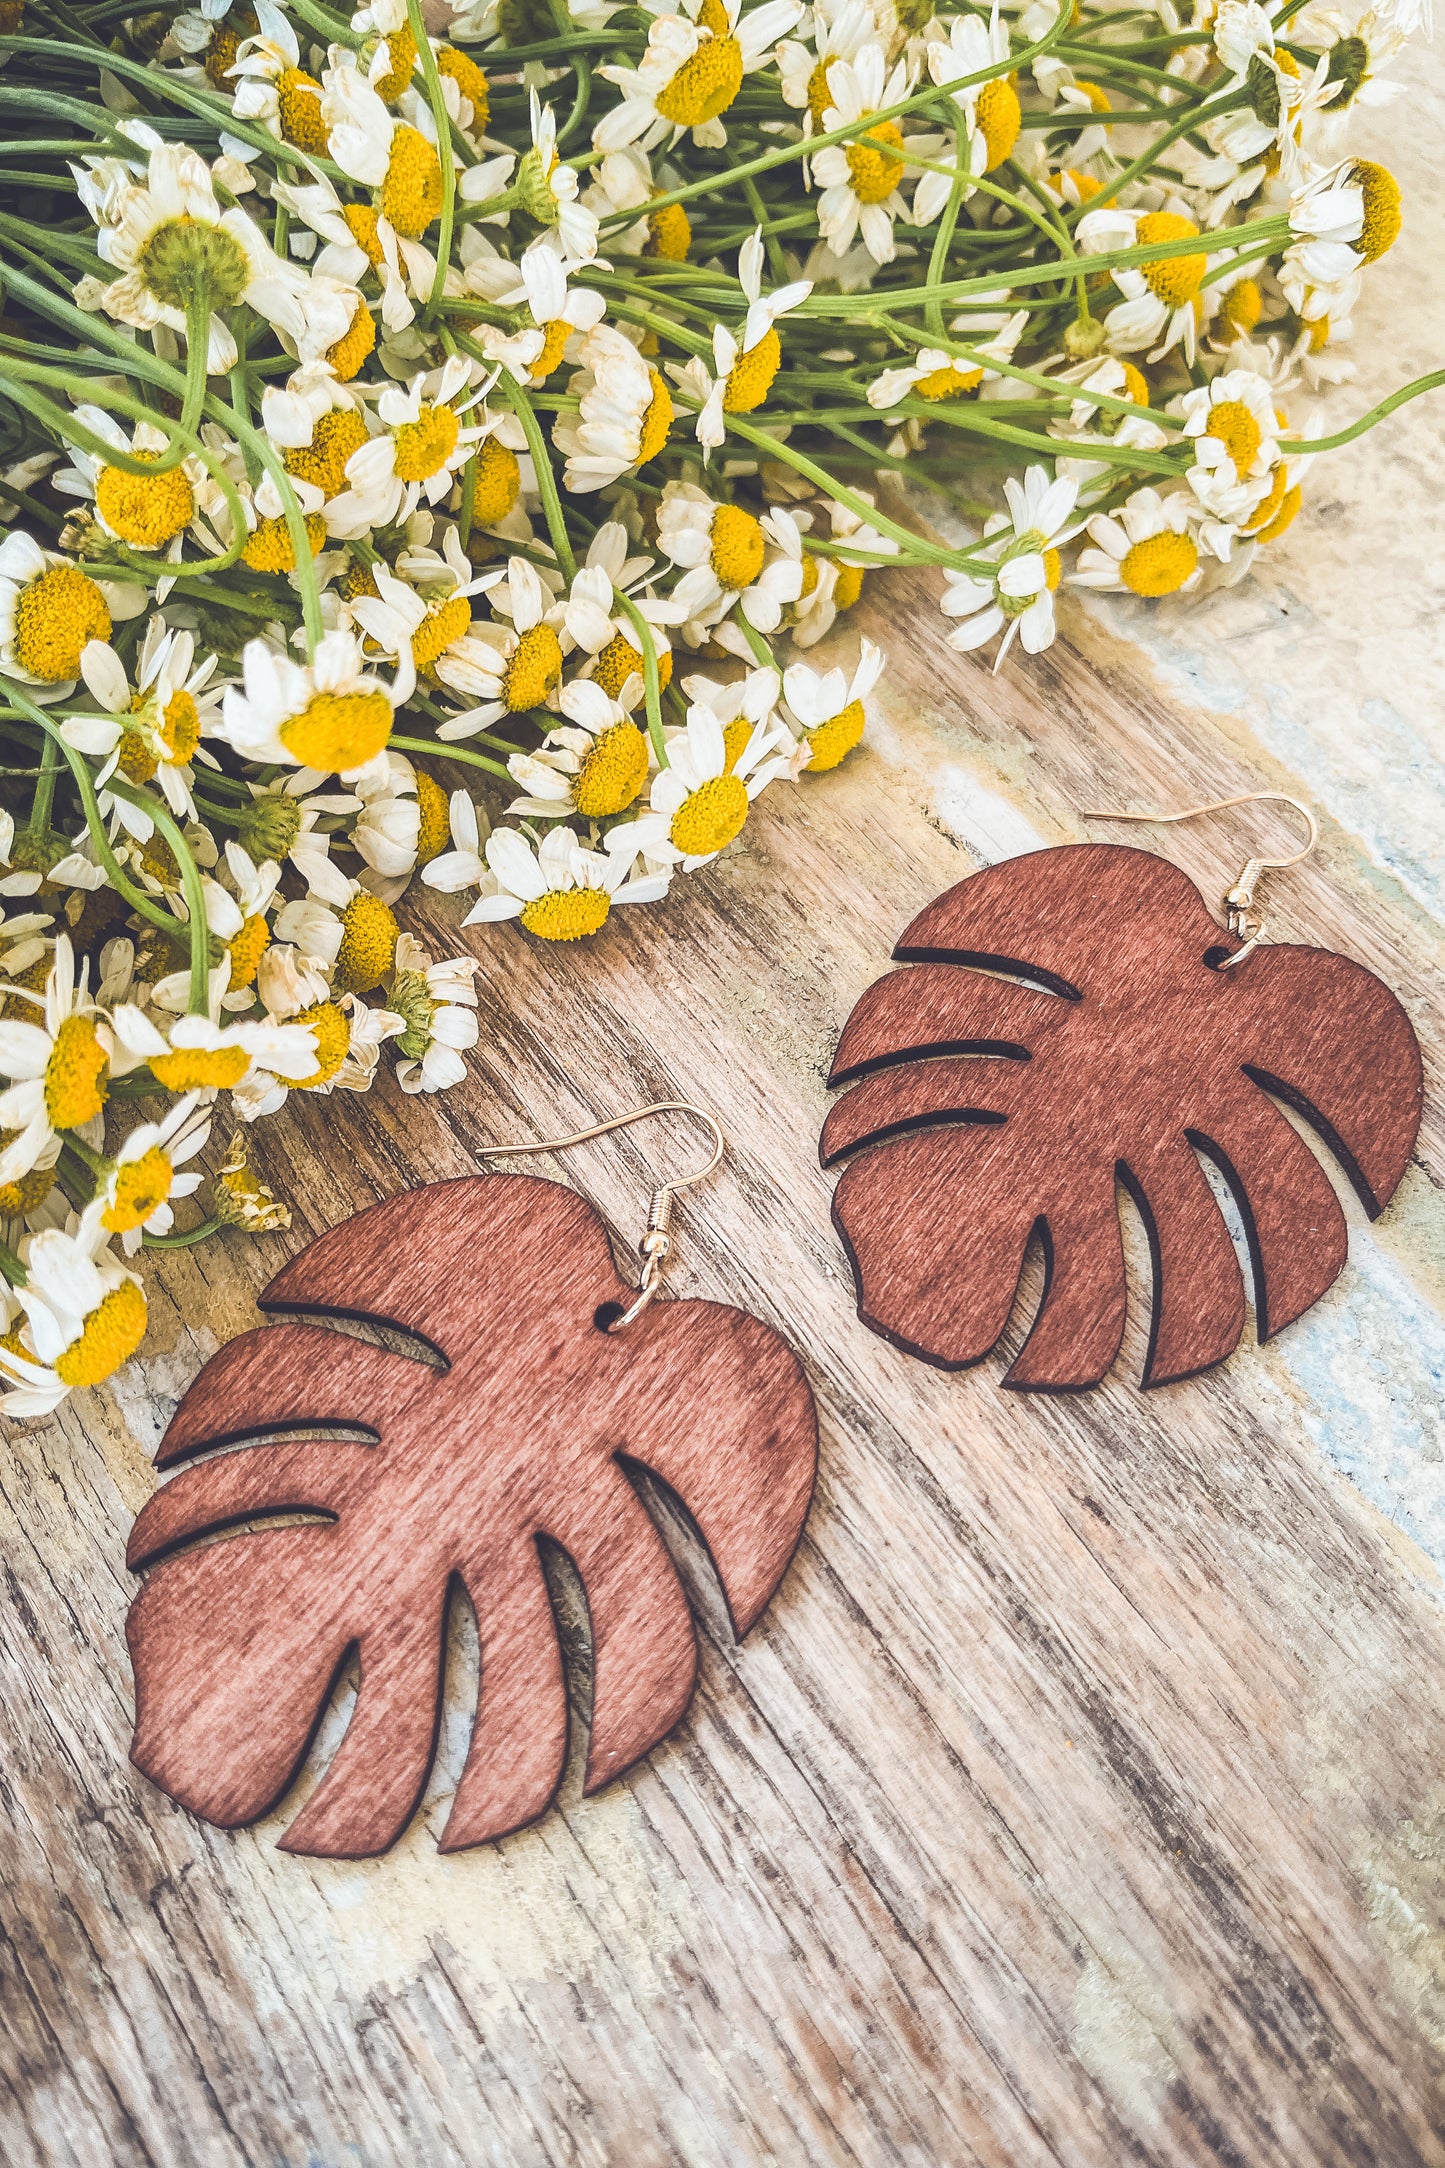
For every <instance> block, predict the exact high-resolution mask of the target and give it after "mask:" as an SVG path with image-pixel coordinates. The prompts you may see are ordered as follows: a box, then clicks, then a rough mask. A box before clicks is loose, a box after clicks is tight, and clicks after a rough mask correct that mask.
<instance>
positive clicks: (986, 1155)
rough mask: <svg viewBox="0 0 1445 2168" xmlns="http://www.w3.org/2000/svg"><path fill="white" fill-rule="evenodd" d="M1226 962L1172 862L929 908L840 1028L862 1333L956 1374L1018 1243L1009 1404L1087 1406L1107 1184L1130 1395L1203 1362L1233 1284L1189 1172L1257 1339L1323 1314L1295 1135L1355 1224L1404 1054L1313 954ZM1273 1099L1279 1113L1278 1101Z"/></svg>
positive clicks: (1003, 1291) (1127, 859) (1329, 1253)
mask: <svg viewBox="0 0 1445 2168" xmlns="http://www.w3.org/2000/svg"><path fill="white" fill-rule="evenodd" d="M1237 947H1238V943H1237V942H1236V941H1234V939H1233V938H1232V937H1231V936H1230V935H1228V934H1226V933H1224V932H1223V931H1222V930H1221V928H1220V927H1219V925H1218V924H1217V922H1216V921H1215V919H1214V917H1213V915H1212V914H1211V912H1210V910H1209V908H1208V906H1207V905H1206V903H1205V901H1204V898H1203V897H1202V896H1201V895H1200V893H1199V891H1198V889H1196V888H1195V886H1194V884H1193V883H1192V882H1191V881H1190V880H1189V879H1188V877H1187V875H1185V874H1183V873H1181V872H1180V871H1179V869H1178V868H1177V867H1176V866H1173V865H1171V864H1170V863H1169V862H1168V860H1166V859H1163V858H1159V857H1156V856H1155V855H1153V854H1152V853H1151V852H1147V851H1138V850H1131V849H1128V848H1126V847H1123V846H1120V845H1116V844H1074V845H1066V846H1064V847H1062V848H1059V849H1053V850H1043V851H1037V852H1032V853H1029V854H1027V855H1026V856H1024V857H1020V858H1011V859H1008V860H1006V861H1004V862H1003V863H1002V864H1000V865H996V866H991V867H989V868H988V869H987V870H986V871H984V872H982V873H976V874H974V875H973V876H972V877H971V878H970V879H968V880H965V881H961V882H960V883H959V884H958V886H957V887H956V888H951V889H949V890H948V892H947V893H946V894H945V895H942V896H940V897H939V898H938V899H937V900H936V901H935V902H933V903H931V904H929V905H928V907H927V908H926V909H925V910H924V911H922V912H921V913H920V914H919V916H918V917H917V918H916V919H915V920H914V921H913V923H912V925H911V926H909V927H908V929H907V931H906V932H905V933H904V935H903V938H902V939H901V941H900V942H899V943H898V946H897V948H896V949H895V950H894V952H893V953H894V956H895V958H896V959H897V961H898V962H899V963H901V964H904V965H905V966H906V967H907V968H906V969H904V970H901V971H894V972H891V973H889V974H888V975H887V976H886V977H884V978H882V979H879V980H878V981H877V982H876V983H875V984H874V985H873V986H871V987H869V989H868V991H867V992H866V993H865V994H864V995H863V997H862V999H861V1000H860V1001H859V1002H858V1004H857V1006H856V1007H855V1009H854V1010H853V1013H852V1015H851V1016H850V1017H849V1019H848V1022H847V1024H846V1025H845V1027H844V1030H843V1035H842V1038H841V1039H840V1041H839V1044H838V1051H837V1057H836V1059H835V1061H834V1065H833V1071H832V1077H831V1080H830V1081H831V1082H832V1083H834V1084H851V1085H852V1089H851V1090H850V1091H849V1092H848V1093H847V1094H846V1096H845V1097H844V1098H843V1099H842V1100H840V1101H839V1103H838V1104H837V1105H836V1106H835V1107H834V1108H833V1109H832V1111H831V1113H830V1114H829V1116H828V1119H827V1122H826V1123H825V1125H824V1129H823V1137H822V1158H823V1164H824V1165H825V1166H832V1165H834V1164H835V1163H836V1162H838V1161H840V1160H842V1159H844V1158H845V1157H848V1156H849V1155H851V1154H855V1153H856V1154H858V1157H857V1158H856V1159H853V1160H852V1161H851V1164H850V1165H849V1166H848V1167H847V1169H846V1170H845V1172H844V1174H843V1177H842V1180H841V1181H840V1182H839V1184H838V1189H837V1193H836V1195H835V1197H834V1201H833V1217H834V1220H835V1222H836V1223H837V1226H838V1229H839V1232H840V1233H841V1235H842V1237H843V1241H844V1244H845V1246H846V1247H847V1250H848V1253H849V1256H850V1258H851V1260H852V1263H853V1269H854V1274H855V1277H856V1279H857V1283H858V1309H859V1315H860V1316H861V1318H862V1319H863V1321H864V1323H865V1324H867V1325H870V1326H871V1327H872V1328H873V1330H874V1331H875V1332H878V1333H881V1334H882V1335H883V1336H884V1338H885V1339H889V1340H892V1341H893V1342H894V1343H895V1344H896V1345H897V1346H899V1347H901V1348H904V1349H906V1350H907V1351H908V1352H909V1353H910V1354H914V1355H920V1356H922V1357H923V1359H924V1361H925V1362H930V1363H936V1364H938V1365H940V1366H941V1367H943V1368H944V1369H959V1368H962V1367H963V1366H964V1365H966V1364H969V1363H976V1362H978V1361H980V1360H981V1359H982V1358H983V1357H984V1356H985V1355H987V1354H988V1353H989V1351H990V1349H991V1348H992V1347H993V1346H994V1345H995V1343H996V1342H997V1340H998V1339H999V1337H1000V1335H1001V1334H1002V1332H1003V1330H1004V1327H1005V1325H1006V1324H1007V1322H1008V1318H1009V1314H1010V1311H1011V1309H1012V1307H1013V1303H1014V1298H1015V1294H1016V1292H1017V1288H1018V1282H1019V1274H1020V1270H1021V1267H1022V1264H1023V1258H1024V1251H1025V1248H1026V1246H1027V1244H1028V1241H1029V1237H1030V1235H1031V1234H1032V1233H1033V1231H1034V1230H1035V1229H1038V1230H1039V1232H1040V1234H1041V1236H1042V1240H1043V1244H1044V1255H1045V1261H1046V1269H1047V1277H1046V1284H1045V1290H1044V1295H1043V1300H1042V1302H1041V1304H1040V1307H1039V1311H1038V1315H1037V1317H1036V1319H1035V1322H1034V1326H1033V1330H1032V1331H1031V1333H1030V1334H1029V1336H1028V1339H1027V1341H1026V1342H1025V1344H1024V1347H1023V1348H1022V1350H1021V1352H1020V1354H1019V1356H1018V1358H1017V1360H1016V1361H1015V1362H1014V1364H1013V1367H1012V1368H1011V1369H1010V1371H1009V1372H1008V1374H1007V1376H1006V1378H1005V1379H1004V1383H1005V1384H1007V1385H1011V1386H1014V1387H1022V1388H1033V1389H1035V1390H1041V1391H1055V1392H1059V1391H1067V1390H1070V1389H1079V1388H1083V1387H1087V1386H1091V1385H1097V1384H1098V1382H1099V1380H1100V1379H1101V1378H1102V1377H1103V1376H1104V1374H1105V1372H1106V1371H1107V1370H1108V1369H1109V1367H1110V1365H1111V1364H1112V1363H1113V1361H1114V1359H1115V1357H1116V1356H1117V1354H1118V1352H1119V1346H1120V1340H1121V1337H1122V1334H1123V1329H1124V1314H1125V1284H1124V1254H1123V1247H1122V1242H1121V1239H1120V1229H1119V1215H1118V1204H1117V1197H1116V1183H1118V1182H1122V1183H1123V1184H1124V1186H1125V1187H1126V1188H1127V1189H1128V1191H1129V1193H1130V1194H1131V1196H1132V1197H1133V1198H1134V1200H1135V1202H1136V1204H1137V1205H1138V1207H1139V1211H1140V1213H1141V1215H1142V1217H1143V1220H1144V1224H1145V1227H1146V1229H1147V1231H1148V1237H1149V1244H1150V1249H1151V1252H1152V1256H1153V1324H1152V1329H1151V1332H1150V1336H1149V1350H1148V1356H1147V1358H1146V1362H1145V1372H1144V1383H1145V1384H1146V1385H1164V1384H1167V1383H1169V1382H1171V1381H1172V1380H1175V1379H1178V1378H1185V1377H1189V1376H1192V1375H1193V1374H1194V1373H1195V1372H1197V1371H1200V1370H1206V1369H1208V1368H1209V1367H1210V1366H1211V1365H1212V1364H1214V1363H1218V1362H1222V1361H1223V1359H1224V1357H1225V1356H1226V1355H1228V1354H1229V1353H1230V1352H1231V1350H1232V1349H1233V1348H1234V1347H1235V1345H1236V1343H1237V1342H1238V1340H1239V1337H1240V1333H1241V1331H1242V1329H1243V1326H1244V1317H1245V1298H1244V1283H1243V1279H1242V1276H1241V1273H1240V1268H1239V1264H1238V1260H1237V1258H1236V1254H1235V1249H1234V1244H1233V1242H1232V1241H1231V1239H1230V1235H1229V1231H1228V1228H1227V1225H1226V1223H1225V1220H1224V1217H1223V1215H1222V1214H1221V1212H1220V1210H1219V1206H1218V1204H1217V1202H1216V1200H1215V1197H1214V1194H1213V1192H1212V1190H1211V1188H1210V1185H1209V1182H1208V1181H1207V1180H1206V1178H1205V1175H1204V1172H1203V1170H1202V1168H1201V1165H1200V1158H1199V1155H1201V1154H1203V1155H1204V1156H1205V1157H1206V1158H1207V1159H1209V1160H1210V1161H1211V1162H1212V1163H1213V1164H1214V1166H1215V1167H1216V1168H1217V1169H1218V1170H1219V1173H1220V1174H1221V1175H1222V1176H1223V1178H1224V1181H1225V1182H1226V1184H1227V1185H1228V1187H1229V1189H1230V1191H1232V1193H1233V1196H1234V1199H1235V1202H1236V1204H1237V1205H1238V1208H1239V1212H1240V1214H1241V1217H1242V1218H1243V1221H1244V1226H1245V1231H1246V1235H1247V1240H1248V1248H1249V1254H1250V1258H1251V1262H1252V1267H1253V1281H1254V1290H1253V1291H1254V1301H1255V1309H1256V1313H1257V1319H1258V1326H1259V1334H1260V1338H1261V1339H1265V1338H1267V1337H1268V1336H1269V1335H1270V1334H1272V1333H1276V1332H1278V1331H1279V1330H1280V1328H1281V1327H1282V1326H1284V1325H1288V1324H1289V1323H1290V1322H1291V1320H1292V1319H1294V1318H1297V1317H1298V1316H1300V1314H1301V1312H1302V1311H1304V1310H1307V1309H1308V1308H1309V1306H1310V1305H1311V1303H1313V1302H1317V1301H1318V1300H1319V1298H1320V1296H1321V1295H1322V1294H1323V1293H1324V1292H1325V1290H1326V1288H1328V1287H1329V1286H1330V1284H1331V1283H1332V1282H1333V1280H1334V1279H1335V1278H1336V1276H1337V1274H1338V1273H1339V1271H1340V1269H1341V1267H1342V1265H1343V1264H1344V1261H1345V1239H1346V1231H1345V1220H1344V1216H1343V1214H1342V1213H1341V1211H1340V1208H1339V1204H1338V1202H1337V1200H1336V1198H1335V1194H1334V1191H1333V1189H1332V1188H1331V1186H1330V1183H1329V1182H1328V1181H1327V1179H1326V1178H1325V1175H1324V1173H1323V1172H1322V1170H1321V1168H1320V1166H1319V1164H1318V1162H1317V1161H1316V1159H1315V1157H1314V1154H1313V1153H1312V1152H1311V1151H1310V1150H1309V1148H1308V1147H1307V1146H1306V1145H1305V1144H1304V1143H1302V1142H1301V1140H1300V1138H1299V1136H1298V1134H1297V1133H1296V1131H1295V1129H1294V1128H1293V1126H1292V1125H1291V1123H1290V1122H1289V1121H1288V1120H1286V1118H1285V1116H1284V1115H1283V1114H1282V1113H1281V1112H1280V1110H1279V1108H1278V1107H1277V1106H1276V1105H1275V1104H1274V1103H1273V1099H1274V1098H1277V1099H1281V1100H1283V1101H1284V1102H1285V1103H1286V1104H1287V1105H1288V1106H1290V1107H1291V1108H1293V1109H1294V1110H1295V1111H1296V1112H1297V1113H1298V1114H1299V1115H1301V1116H1302V1117H1303V1118H1304V1119H1305V1121H1306V1122H1308V1123H1309V1124H1310V1126H1311V1127H1312V1128H1313V1129H1314V1130H1315V1131H1316V1132H1317V1134H1318V1135H1319V1136H1320V1138H1321V1139H1322V1141H1323V1142H1324V1144H1325V1145H1326V1146H1327V1147H1328V1148H1329V1150H1330V1151H1331V1152H1332V1153H1333V1154H1334V1156H1335V1158H1336V1159H1337V1160H1338V1161H1339V1163H1340V1165H1341V1167H1342V1168H1343V1169H1344V1171H1345V1173H1346V1174H1347V1176H1348V1177H1349V1179H1350V1181H1351V1183H1352V1184H1353V1186H1354V1188H1355V1190H1356V1191H1357V1192H1358V1194H1359V1196H1360V1199H1361V1201H1362V1203H1363V1205H1364V1207H1365V1210H1366V1211H1367V1212H1368V1213H1369V1214H1370V1216H1371V1217H1372V1218H1373V1217H1374V1216H1375V1215H1376V1214H1377V1213H1379V1212H1380V1211H1381V1210H1382V1209H1383V1207H1384V1206H1385V1205H1386V1204H1387V1203H1388V1201H1389V1199H1390V1197H1391V1195H1392V1194H1393V1192H1394V1190H1395V1187H1396V1185H1397V1183H1398V1182H1399V1180H1400V1178H1401V1176H1402V1175H1403V1173H1404V1171H1405V1167H1406V1165H1407V1163H1408V1161H1409V1157H1410V1152H1411V1148H1412V1147H1413V1145H1414V1142H1415V1136H1416V1132H1417V1130H1418V1128H1419V1124H1420V1103H1421V1068H1420V1050H1419V1047H1418V1045H1417V1043H1416V1039H1415V1034H1414V1032H1413V1031H1412V1030H1411V1028H1410V1023H1409V1019H1408V1018H1407V1017H1406V1015H1405V1012H1404V1010H1403V1009H1402V1008H1401V1006H1400V1004H1399V1002H1398V1001H1397V1000H1396V999H1395V997H1394V995H1393V994H1392V993H1391V992H1390V991H1389V989H1388V988H1387V987H1385V986H1383V985H1382V984H1381V983H1380V981H1379V980H1378V979H1377V978H1375V977H1374V975H1373V974H1372V973H1371V972H1369V971H1367V970H1365V969H1364V967H1363V966H1362V965H1360V964H1357V963H1352V962H1350V960H1349V959H1348V958H1347V957H1344V956H1338V955H1335V954H1334V953H1333V952H1332V951H1331V950H1328V949H1317V948H1300V947H1288V946H1284V945H1278V946H1266V947H1261V948H1258V949H1256V950H1255V951H1254V953H1253V955H1251V956H1249V957H1247V958H1246V959H1245V960H1244V962H1243V963H1241V964H1240V965H1239V966H1238V967H1237V968H1235V969H1232V970H1221V969H1219V968H1218V966H1219V963H1220V961H1221V959H1222V958H1223V957H1225V956H1227V955H1229V954H1230V953H1231V952H1232V950H1233V949H1235V948H1237ZM1271 1094H1272V1095H1273V1098H1272V1097H1271Z"/></svg>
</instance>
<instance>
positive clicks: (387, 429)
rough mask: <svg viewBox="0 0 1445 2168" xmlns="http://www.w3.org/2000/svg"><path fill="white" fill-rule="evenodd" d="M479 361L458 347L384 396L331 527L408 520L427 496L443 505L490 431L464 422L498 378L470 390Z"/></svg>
mask: <svg viewBox="0 0 1445 2168" xmlns="http://www.w3.org/2000/svg"><path fill="white" fill-rule="evenodd" d="M474 368H475V364H474V363H473V362H471V361H469V360H468V359H467V357H466V356H465V355H464V354H453V355H451V356H450V357H449V358H448V359H447V361H445V362H444V363H443V365H442V367H441V368H440V369H439V370H429V371H424V372H423V373H422V374H421V375H419V376H414V377H413V378H412V380H411V383H410V385H409V386H408V388H407V389H406V390H405V391H403V390H402V388H401V386H400V385H399V384H391V385H388V386H387V388H386V390H385V391H384V392H383V393H382V394H381V396H380V398H379V399H378V400H377V402H376V420H377V423H378V425H379V426H378V428H377V433H376V435H375V436H373V437H371V438H369V439H368V440H367V442H366V443H365V444H363V445H362V446H361V447H360V449H359V450H358V451H355V452H353V453H352V454H351V457H350V458H349V459H348V460H347V462H346V480H347V484H348V487H347V489H346V490H345V491H343V492H342V493H341V494H340V495H339V496H336V497H333V498H332V500H331V503H330V508H329V510H328V513H327V522H328V525H329V526H330V528H331V531H332V532H333V533H335V534H338V535H342V536H355V535H362V534H365V533H366V532H367V530H368V529H369V528H372V527H383V526H391V525H393V524H394V523H395V522H396V521H397V520H401V519H406V518H408V517H409V516H410V514H411V513H412V512H414V511H415V510H416V508H417V503H418V501H419V499H420V498H421V497H422V496H423V495H425V497H426V500H427V503H428V504H439V503H440V502H441V501H442V499H443V498H444V497H447V496H449V495H450V493H451V490H452V486H453V483H454V482H455V480H456V477H457V475H458V474H459V473H460V471H461V469H462V468H463V467H464V466H465V465H466V463H467V460H468V459H469V458H470V457H471V454H472V451H473V448H474V447H475V446H476V444H477V443H478V442H479V441H480V438H481V435H482V431H481V430H480V429H479V428H478V427H477V426H476V425H475V424H472V425H471V426H467V425H466V424H465V422H464V416H466V415H467V414H468V413H469V412H470V410H471V409H472V407H474V406H475V405H476V402H477V401H478V399H481V398H483V397H484V396H485V394H486V392H487V391H488V390H489V389H490V387H491V384H492V382H493V381H494V380H493V379H491V378H488V379H487V380H486V381H485V382H484V383H483V384H481V385H479V386H477V388H476V389H475V390H472V391H471V393H470V396H465V397H464V396H463V394H465V393H466V392H467V390H468V387H469V386H470V385H471V382H472V372H473V369H474Z"/></svg>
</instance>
